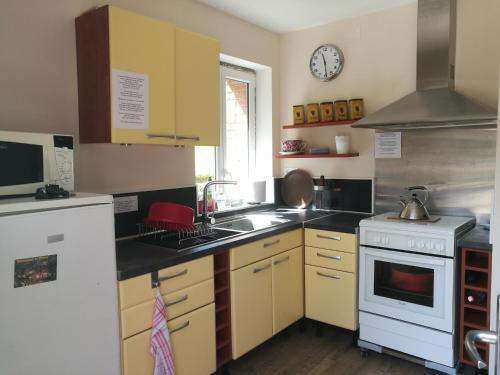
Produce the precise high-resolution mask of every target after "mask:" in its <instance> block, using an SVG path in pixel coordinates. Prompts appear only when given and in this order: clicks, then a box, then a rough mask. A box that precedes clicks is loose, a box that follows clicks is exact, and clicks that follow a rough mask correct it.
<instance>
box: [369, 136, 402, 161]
mask: <svg viewBox="0 0 500 375" xmlns="http://www.w3.org/2000/svg"><path fill="white" fill-rule="evenodd" d="M375 158H376V159H401V132H393V133H375Z"/></svg>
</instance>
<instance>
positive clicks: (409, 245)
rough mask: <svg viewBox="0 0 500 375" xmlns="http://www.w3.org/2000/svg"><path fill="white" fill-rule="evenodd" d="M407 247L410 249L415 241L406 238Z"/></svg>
mask: <svg viewBox="0 0 500 375" xmlns="http://www.w3.org/2000/svg"><path fill="white" fill-rule="evenodd" d="M408 247H409V248H410V249H412V248H414V247H415V241H414V240H408Z"/></svg>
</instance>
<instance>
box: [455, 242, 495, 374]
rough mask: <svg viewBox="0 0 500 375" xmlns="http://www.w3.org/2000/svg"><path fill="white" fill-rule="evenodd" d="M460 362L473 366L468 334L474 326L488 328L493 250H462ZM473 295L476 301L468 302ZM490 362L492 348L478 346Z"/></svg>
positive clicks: (475, 327) (484, 357)
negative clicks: (466, 339) (466, 341)
mask: <svg viewBox="0 0 500 375" xmlns="http://www.w3.org/2000/svg"><path fill="white" fill-rule="evenodd" d="M460 278H461V280H460V298H461V301H460V362H462V363H464V364H468V365H473V363H472V361H471V359H470V358H469V356H468V354H467V352H466V350H465V346H464V341H465V335H466V334H467V332H468V331H470V330H471V329H480V330H489V323H490V298H491V252H490V251H486V250H477V249H467V248H462V249H461V264H460ZM469 295H473V296H475V298H476V300H475V301H473V302H472V303H471V302H469V301H467V296H469ZM476 346H477V347H478V350H479V353H481V356H482V357H483V359H484V360H486V362H488V356H489V347H488V346H484V345H481V344H478V345H476Z"/></svg>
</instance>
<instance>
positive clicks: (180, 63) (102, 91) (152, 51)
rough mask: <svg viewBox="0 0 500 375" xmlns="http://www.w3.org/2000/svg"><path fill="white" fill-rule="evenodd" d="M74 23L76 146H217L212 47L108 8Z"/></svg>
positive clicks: (167, 26)
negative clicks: (75, 47)
mask: <svg viewBox="0 0 500 375" xmlns="http://www.w3.org/2000/svg"><path fill="white" fill-rule="evenodd" d="M75 24H76V42H77V64H78V101H79V120H80V142H81V143H132V144H133V143H135V144H200V145H218V144H219V132H220V130H219V128H220V121H219V111H220V105H219V46H218V43H217V42H216V41H215V40H213V39H210V38H207V37H204V36H201V35H197V34H194V33H190V32H187V31H183V30H178V29H176V28H175V27H174V26H173V25H171V24H169V23H167V22H163V21H160V20H157V19H154V18H150V17H146V16H143V15H140V14H137V13H133V12H130V11H127V10H123V9H120V8H116V7H114V6H104V7H101V8H98V9H95V10H92V11H90V12H88V13H85V14H83V15H82V16H80V17H78V18H77V19H76V21H75Z"/></svg>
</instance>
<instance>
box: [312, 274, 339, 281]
mask: <svg viewBox="0 0 500 375" xmlns="http://www.w3.org/2000/svg"><path fill="white" fill-rule="evenodd" d="M316 275H318V276H323V277H329V278H330V279H336V280H339V279H340V276H337V275H327V274H326V273H321V272H316Z"/></svg>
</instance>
